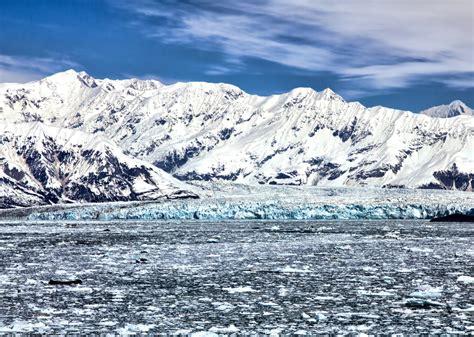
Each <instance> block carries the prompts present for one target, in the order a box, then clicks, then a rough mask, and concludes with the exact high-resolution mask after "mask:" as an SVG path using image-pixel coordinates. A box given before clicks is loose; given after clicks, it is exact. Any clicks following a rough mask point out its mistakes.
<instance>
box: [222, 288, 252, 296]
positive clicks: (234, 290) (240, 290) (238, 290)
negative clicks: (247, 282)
mask: <svg viewBox="0 0 474 337" xmlns="http://www.w3.org/2000/svg"><path fill="white" fill-rule="evenodd" d="M222 290H225V291H228V292H229V293H231V294H235V293H253V292H257V291H256V290H254V289H252V288H251V287H248V286H247V287H236V288H222Z"/></svg>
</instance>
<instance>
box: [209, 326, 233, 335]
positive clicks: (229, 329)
mask: <svg viewBox="0 0 474 337" xmlns="http://www.w3.org/2000/svg"><path fill="white" fill-rule="evenodd" d="M209 331H210V332H216V333H220V334H222V333H236V332H239V329H238V328H237V327H236V326H235V325H234V324H231V325H229V326H228V327H227V328H218V327H212V328H210V329H209Z"/></svg>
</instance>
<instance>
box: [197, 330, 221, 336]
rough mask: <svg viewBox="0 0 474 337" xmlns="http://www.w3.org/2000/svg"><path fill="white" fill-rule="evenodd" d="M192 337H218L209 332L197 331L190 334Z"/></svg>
mask: <svg viewBox="0 0 474 337" xmlns="http://www.w3.org/2000/svg"><path fill="white" fill-rule="evenodd" d="M191 336H192V337H218V336H219V335H218V334H216V333H215V332H211V331H198V332H193V333H192V334H191Z"/></svg>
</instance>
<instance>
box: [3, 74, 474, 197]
mask: <svg viewBox="0 0 474 337" xmlns="http://www.w3.org/2000/svg"><path fill="white" fill-rule="evenodd" d="M0 108H2V110H3V113H1V114H0V121H1V120H2V119H3V120H5V121H8V122H9V123H24V122H31V121H39V122H42V123H45V124H50V125H55V126H58V127H63V128H70V129H79V130H82V131H85V132H88V133H91V134H95V135H101V136H104V137H108V138H110V139H112V140H113V141H114V142H116V143H117V144H118V145H119V146H120V147H121V148H122V149H123V150H124V151H125V152H126V153H128V154H130V155H133V156H135V157H138V158H140V159H143V160H146V161H148V162H150V163H154V164H155V165H156V166H157V167H159V168H161V169H163V170H165V171H167V172H169V173H171V174H173V175H174V176H175V177H178V178H179V179H181V180H233V181H238V182H245V183H258V184H293V185H300V184H308V185H318V186H354V185H356V186H360V185H370V186H384V187H411V188H441V189H458V190H472V189H473V186H474V159H473V157H474V156H473V153H472V151H473V150H472V149H473V148H474V117H472V116H468V115H463V116H457V117H454V118H432V117H430V116H426V115H424V114H415V113H411V112H408V111H400V110H394V109H389V108H384V107H373V108H366V107H364V106H363V105H361V104H360V103H357V102H352V103H351V102H346V101H344V99H343V98H342V97H340V96H339V95H337V94H336V93H334V92H333V91H331V90H330V89H326V90H324V91H322V92H316V91H314V90H312V89H309V88H297V89H294V90H292V91H290V92H288V93H286V94H282V95H274V96H268V97H261V96H255V95H250V94H247V93H245V92H243V91H242V90H240V89H239V88H237V87H235V86H232V85H228V84H222V83H220V84H211V83H201V82H192V83H176V84H173V85H169V86H165V85H163V84H161V83H159V82H157V81H142V80H137V79H130V80H109V79H104V80H98V79H94V78H92V77H91V76H89V75H88V74H86V73H84V72H81V73H76V72H74V71H66V72H63V73H58V74H55V75H53V76H50V77H47V78H45V79H43V80H41V81H37V82H31V83H27V84H8V85H7V84H4V85H0Z"/></svg>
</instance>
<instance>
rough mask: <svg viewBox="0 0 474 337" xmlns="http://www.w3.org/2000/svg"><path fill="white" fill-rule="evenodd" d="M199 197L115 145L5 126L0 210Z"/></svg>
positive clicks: (46, 129)
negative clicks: (47, 205)
mask: <svg viewBox="0 0 474 337" xmlns="http://www.w3.org/2000/svg"><path fill="white" fill-rule="evenodd" d="M179 197H196V195H195V194H194V193H192V192H189V191H187V186H186V185H185V184H183V183H182V182H180V181H178V180H176V179H174V178H173V177H171V176H170V175H169V174H167V173H165V172H163V171H161V170H160V169H157V168H156V167H154V166H153V165H151V164H148V163H146V162H144V161H142V160H138V159H133V158H131V157H129V156H127V155H125V154H124V153H123V152H122V150H121V149H120V148H118V147H117V146H116V145H115V144H113V143H112V142H111V141H109V140H106V139H104V138H103V137H100V136H97V135H90V134H86V133H83V132H80V131H74V130H66V129H58V128H54V127H50V126H46V125H44V124H42V123H39V122H35V123H28V124H15V125H13V124H0V208H5V207H13V206H31V205H41V204H49V203H58V202H78V201H79V202H101V201H126V200H155V199H160V198H179Z"/></svg>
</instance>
